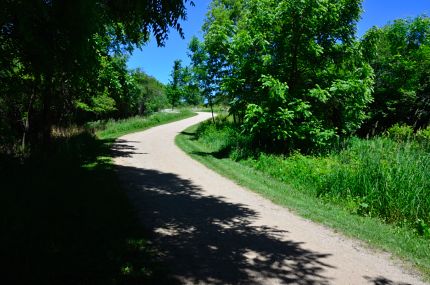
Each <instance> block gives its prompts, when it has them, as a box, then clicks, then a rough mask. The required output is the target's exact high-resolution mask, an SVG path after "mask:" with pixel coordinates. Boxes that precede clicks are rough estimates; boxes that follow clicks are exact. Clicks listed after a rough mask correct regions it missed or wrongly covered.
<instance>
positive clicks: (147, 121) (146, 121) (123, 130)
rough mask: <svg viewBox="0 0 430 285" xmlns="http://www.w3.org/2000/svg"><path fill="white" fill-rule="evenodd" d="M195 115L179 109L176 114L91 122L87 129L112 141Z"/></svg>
mask: <svg viewBox="0 0 430 285" xmlns="http://www.w3.org/2000/svg"><path fill="white" fill-rule="evenodd" d="M193 115H195V113H193V112H192V111H190V110H187V109H181V110H180V111H179V112H178V113H173V112H172V113H167V112H166V113H163V112H160V113H155V114H152V115H150V116H147V117H139V116H137V117H133V118H128V119H124V120H117V121H114V120H109V121H106V122H101V121H98V122H93V123H90V124H88V127H89V128H91V129H93V130H94V131H95V132H96V134H97V136H98V137H99V138H102V139H114V138H117V137H120V136H122V135H125V134H129V133H133V132H137V131H142V130H144V129H147V128H150V127H155V126H158V125H162V124H167V123H170V122H174V121H177V120H181V119H185V118H188V117H191V116H193Z"/></svg>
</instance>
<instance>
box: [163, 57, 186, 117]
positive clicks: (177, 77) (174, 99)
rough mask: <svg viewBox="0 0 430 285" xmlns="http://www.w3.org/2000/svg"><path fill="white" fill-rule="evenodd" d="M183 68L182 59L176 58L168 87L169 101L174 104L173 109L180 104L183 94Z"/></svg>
mask: <svg viewBox="0 0 430 285" xmlns="http://www.w3.org/2000/svg"><path fill="white" fill-rule="evenodd" d="M181 69H182V66H181V60H175V61H174V62H173V69H172V73H171V74H170V76H171V80H170V82H169V84H167V87H166V93H167V98H168V99H169V103H170V105H171V106H172V110H173V108H174V107H176V106H177V105H178V104H179V101H180V99H181V96H182V88H181Z"/></svg>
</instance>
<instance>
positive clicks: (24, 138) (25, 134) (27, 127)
mask: <svg viewBox="0 0 430 285" xmlns="http://www.w3.org/2000/svg"><path fill="white" fill-rule="evenodd" d="M35 93H36V87H34V86H33V92H32V93H31V96H30V102H29V103H28V107H27V115H26V118H25V119H24V132H23V134H22V144H21V150H22V152H24V151H25V147H26V144H27V138H28V133H29V130H30V114H31V113H32V112H31V111H32V108H33V101H34V97H35Z"/></svg>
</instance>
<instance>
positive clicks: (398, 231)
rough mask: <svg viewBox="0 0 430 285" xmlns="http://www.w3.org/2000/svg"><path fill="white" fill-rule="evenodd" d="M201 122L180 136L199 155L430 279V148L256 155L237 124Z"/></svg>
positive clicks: (381, 143) (355, 147)
mask: <svg viewBox="0 0 430 285" xmlns="http://www.w3.org/2000/svg"><path fill="white" fill-rule="evenodd" d="M203 125H204V126H205V127H203V128H198V127H197V126H193V127H191V128H189V129H187V130H186V131H185V132H184V133H183V134H181V135H179V136H178V137H177V139H176V142H177V144H178V146H180V147H181V148H182V149H183V150H184V151H185V152H187V153H188V154H190V155H191V156H192V157H193V158H194V159H196V160H198V161H200V162H202V163H203V164H205V165H207V166H208V167H209V168H212V169H213V170H215V171H217V172H219V173H220V174H222V175H224V176H226V177H228V178H230V179H232V180H234V181H236V182H237V183H239V184H241V185H244V186H246V187H248V188H250V189H252V190H254V191H256V192H258V193H260V194H262V195H263V196H265V197H267V198H268V199H270V200H272V201H273V202H275V203H277V204H281V205H284V206H286V207H288V208H289V209H291V210H293V211H295V212H297V213H298V214H299V215H302V216H304V217H306V218H309V219H311V220H314V221H316V222H319V223H322V224H325V225H328V226H330V227H333V228H335V229H337V230H340V231H341V232H343V233H344V234H346V235H348V236H351V237H355V238H359V239H362V240H364V241H366V242H367V243H369V244H370V245H372V246H376V247H377V248H380V249H383V250H387V251H389V252H392V253H394V254H395V255H397V256H398V257H400V258H402V259H403V260H406V261H408V262H409V263H410V264H413V265H415V266H416V268H418V269H420V270H421V271H422V272H423V273H424V274H425V276H426V277H427V278H429V277H430V239H428V238H426V237H425V236H423V235H420V233H419V230H418V229H419V225H417V223H418V222H419V220H421V221H425V220H424V219H426V218H428V214H429V211H428V210H427V209H428V205H429V200H428V199H429V197H430V195H429V194H428V191H429V190H430V189H429V187H428V185H429V184H428V183H429V182H428V178H429V173H430V171H429V161H430V160H429V159H428V153H427V154H426V153H424V152H422V150H420V149H419V147H418V148H417V147H416V146H411V145H408V143H405V144H399V143H397V142H394V141H392V140H389V139H387V138H379V139H375V140H371V141H366V140H358V139H357V140H352V141H350V143H349V144H348V145H347V147H346V149H344V150H343V151H340V152H339V151H337V152H333V153H332V154H329V155H325V156H320V157H317V156H304V155H301V154H298V153H296V154H293V155H290V156H288V157H283V156H277V155H267V154H260V155H255V153H249V152H248V151H247V150H243V149H242V148H241V147H240V146H241V145H242V146H244V145H246V142H245V143H238V140H239V141H240V140H241V139H242V140H243V138H239V139H235V138H236V137H237V134H238V132H237V131H235V130H234V128H233V127H232V126H229V125H228V124H227V125H224V126H216V127H215V126H210V125H208V124H206V125H205V124H203ZM245 149H246V148H245ZM244 157H246V158H244ZM384 159H385V160H386V161H385V160H384ZM369 160H372V162H369ZM384 195H386V197H384ZM399 218H400V219H399ZM387 222H390V223H391V224H389V223H387ZM424 223H425V222H424ZM421 226H422V227H424V229H425V227H426V225H421Z"/></svg>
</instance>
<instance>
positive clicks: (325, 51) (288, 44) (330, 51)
mask: <svg viewBox="0 0 430 285" xmlns="http://www.w3.org/2000/svg"><path fill="white" fill-rule="evenodd" d="M360 13H361V1H359V0H337V1H322V0H321V1H315V0H302V1H290V0H284V1H272V0H214V1H213V2H212V4H211V7H210V10H209V12H208V14H207V18H206V20H205V23H204V25H203V28H202V29H203V32H204V36H203V41H200V40H198V39H197V38H193V39H192V40H191V42H190V44H189V55H190V58H191V66H190V67H189V69H190V70H191V71H192V74H193V77H194V78H195V81H196V82H197V83H198V87H199V89H200V92H201V93H202V95H203V96H204V97H205V98H206V101H207V102H208V103H209V104H211V103H212V102H226V103H228V105H229V107H230V114H231V115H232V116H233V118H234V121H235V122H236V123H238V124H239V125H240V126H241V131H242V132H243V133H245V134H247V135H250V136H251V137H252V141H253V144H254V147H258V148H265V149H267V150H270V151H278V152H279V151H280V152H284V153H285V152H290V151H293V150H301V151H304V152H307V151H313V150H324V149H326V148H327V147H329V146H330V145H333V143H335V142H337V141H339V139H344V138H348V137H350V136H351V135H354V134H361V135H368V134H376V133H381V132H383V131H385V130H387V129H388V128H389V127H391V126H393V125H394V124H396V123H399V124H404V123H405V124H409V125H413V126H414V129H415V130H418V129H419V128H423V127H426V126H427V125H428V124H429V118H430V112H429V110H430V103H429V102H430V101H429V86H430V83H429V82H430V81H429V80H430V74H429V70H430V68H429V67H430V48H429V39H430V37H429V33H430V32H429V31H430V20H429V18H428V17H426V16H421V17H418V18H416V19H407V20H397V21H394V22H393V23H390V24H388V25H386V26H385V27H383V28H380V29H379V28H376V27H375V28H372V29H371V30H369V31H368V32H367V33H366V34H365V36H364V37H363V38H362V39H360V40H359V39H357V36H356V33H355V32H356V23H357V21H358V19H359V18H360Z"/></svg>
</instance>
